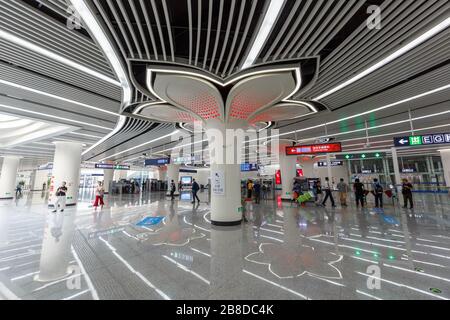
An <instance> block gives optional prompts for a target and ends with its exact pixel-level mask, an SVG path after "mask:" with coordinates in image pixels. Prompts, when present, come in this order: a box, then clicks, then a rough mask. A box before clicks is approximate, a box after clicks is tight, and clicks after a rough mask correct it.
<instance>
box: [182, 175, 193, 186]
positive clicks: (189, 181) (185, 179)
mask: <svg viewBox="0 0 450 320" xmlns="http://www.w3.org/2000/svg"><path fill="white" fill-rule="evenodd" d="M181 183H182V184H192V177H188V176H185V177H181Z"/></svg>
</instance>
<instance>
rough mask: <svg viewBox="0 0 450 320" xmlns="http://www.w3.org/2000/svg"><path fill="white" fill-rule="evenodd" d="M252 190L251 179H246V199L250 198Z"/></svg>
mask: <svg viewBox="0 0 450 320" xmlns="http://www.w3.org/2000/svg"><path fill="white" fill-rule="evenodd" d="M252 192H253V182H252V180H248V182H247V199H251V198H252Z"/></svg>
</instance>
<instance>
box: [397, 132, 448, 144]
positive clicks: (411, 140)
mask: <svg viewBox="0 0 450 320" xmlns="http://www.w3.org/2000/svg"><path fill="white" fill-rule="evenodd" d="M446 143H450V133H438V134H427V135H422V136H409V137H397V138H394V145H395V146H396V147H416V146H428V145H433V144H446Z"/></svg>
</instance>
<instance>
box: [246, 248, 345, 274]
mask: <svg viewBox="0 0 450 320" xmlns="http://www.w3.org/2000/svg"><path fill="white" fill-rule="evenodd" d="M245 260H247V261H250V262H253V263H257V264H263V265H267V266H268V268H269V271H270V272H271V273H272V274H274V275H275V276H276V277H278V278H280V279H289V278H296V277H301V276H303V275H305V274H307V275H310V276H313V277H319V278H325V279H342V274H341V272H340V271H339V269H338V268H337V267H336V266H334V264H335V263H337V262H339V261H341V260H342V256H338V255H334V254H331V253H329V252H323V253H321V254H320V255H318V254H317V252H315V249H314V247H309V246H305V245H303V246H296V247H289V246H286V245H282V244H274V243H262V244H260V246H259V251H258V252H254V253H251V254H249V255H248V256H246V257H245ZM310 270H314V272H311V271H310Z"/></svg>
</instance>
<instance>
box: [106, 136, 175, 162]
mask: <svg viewBox="0 0 450 320" xmlns="http://www.w3.org/2000/svg"><path fill="white" fill-rule="evenodd" d="M177 133H179V130H175V131H174V132H172V133H169V134H166V135H164V136H161V137H158V138H156V139H153V140H151V141H148V142H144V143H141V144H140V145H137V146H134V147H132V148H129V149H127V150H124V151H120V152H118V153H115V154H113V155H110V156H108V157H106V158H103V159H101V160H99V161H100V162H101V161H105V160H108V159H111V158H114V157H116V156H118V155H121V154H124V153H126V152H129V151H132V150H135V149H138V148H141V147H143V146H146V145H148V144H151V143H153V142H156V141H159V140H162V139H165V138H168V137H170V136H172V135H174V134H177Z"/></svg>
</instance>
